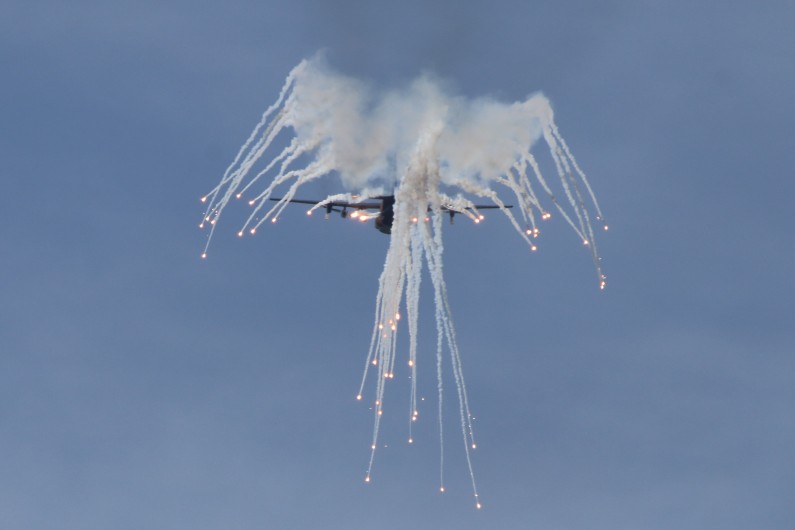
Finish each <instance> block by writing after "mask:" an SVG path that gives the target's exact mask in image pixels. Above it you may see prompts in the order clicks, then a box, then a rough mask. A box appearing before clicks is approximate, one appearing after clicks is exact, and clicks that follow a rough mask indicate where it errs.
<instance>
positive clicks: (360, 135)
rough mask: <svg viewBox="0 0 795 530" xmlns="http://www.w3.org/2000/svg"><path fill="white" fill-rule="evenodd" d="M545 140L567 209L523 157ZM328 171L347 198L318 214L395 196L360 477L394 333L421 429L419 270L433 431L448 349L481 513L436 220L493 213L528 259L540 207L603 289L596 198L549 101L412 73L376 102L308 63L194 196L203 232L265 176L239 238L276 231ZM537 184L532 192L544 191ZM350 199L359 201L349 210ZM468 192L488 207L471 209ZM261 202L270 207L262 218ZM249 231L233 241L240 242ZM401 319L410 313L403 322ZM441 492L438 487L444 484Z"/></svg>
mask: <svg viewBox="0 0 795 530" xmlns="http://www.w3.org/2000/svg"><path fill="white" fill-rule="evenodd" d="M288 128H291V129H292V130H293V133H294V136H293V138H292V141H291V142H290V144H289V145H288V146H287V147H286V148H285V149H283V150H282V151H281V152H280V153H278V154H269V147H270V146H271V145H272V142H273V141H274V139H275V138H276V137H277V136H278V135H279V134H280V132H282V131H284V130H286V129H288ZM541 138H543V139H544V141H545V143H546V144H547V147H548V148H549V153H550V156H551V158H552V160H553V162H554V166H555V169H556V171H557V176H558V183H559V186H558V187H559V189H560V191H561V192H562V194H561V195H562V197H563V198H564V200H563V201H559V200H558V198H557V197H556V195H555V193H554V192H553V190H552V187H551V185H550V182H548V181H547V179H546V178H545V177H544V175H542V173H541V170H540V168H539V164H538V163H537V162H536V159H535V157H534V155H533V154H532V153H531V150H532V148H533V146H534V144H536V143H537V142H538V141H539V140H540V139H541ZM302 156H303V158H302ZM306 159H308V160H309V162H308V163H307V164H306V165H305V166H303V167H301V166H300V165H299V161H300V160H306ZM260 161H262V162H264V163H265V167H264V168H263V169H261V170H259V171H258V172H256V173H255V172H254V169H253V168H254V167H255V165H256V164H257V163H258V162H260ZM334 171H336V172H337V173H339V175H340V176H341V178H342V182H343V185H344V186H345V187H346V188H347V190H348V192H349V193H343V194H336V195H332V196H329V197H327V198H326V199H324V200H323V201H319V202H318V203H316V204H315V205H314V206H313V208H312V209H314V208H318V207H322V206H323V205H325V204H328V203H330V202H332V201H343V202H344V204H345V205H346V207H348V206H350V205H351V204H352V203H354V202H355V201H356V200H364V199H366V198H367V196H368V195H369V196H371V197H372V196H378V195H392V196H393V199H394V201H393V202H394V206H393V208H392V211H391V212H390V215H389V218H390V220H389V222H390V223H391V224H390V226H389V230H387V232H388V233H391V239H390V245H389V250H388V251H387V256H386V261H385V263H384V270H383V272H382V273H381V277H380V278H379V287H378V294H377V295H376V309H375V323H374V326H373V334H372V339H371V343H370V350H369V353H368V357H367V361H366V363H365V370H364V375H363V377H362V384H361V388H360V390H359V395H358V399H363V398H362V393H363V391H364V386H365V382H366V379H367V374H368V372H370V371H374V372H375V374H376V375H375V380H376V390H375V400H374V401H373V402H372V403H373V410H374V411H375V417H374V429H373V439H372V445H371V447H372V452H371V455H370V463H369V466H368V468H367V474H366V478H365V480H367V481H368V482H369V481H370V476H371V471H372V466H373V459H374V457H375V449H376V447H377V446H378V433H379V426H380V422H381V415H382V412H383V410H384V409H383V403H384V397H385V386H384V385H385V381H387V380H388V379H392V378H393V377H394V373H395V372H394V368H395V359H396V354H397V334H396V331H397V328H398V324H399V323H402V322H405V323H406V324H405V325H407V326H408V331H409V333H408V335H409V352H408V354H409V356H408V364H409V366H410V367H411V370H412V390H411V392H412V395H411V404H412V405H411V406H412V413H411V421H414V420H416V419H417V411H416V406H417V396H416V386H415V384H414V383H413V382H414V381H416V355H417V330H418V310H419V295H420V283H421V280H422V276H423V269H424V268H427V269H426V270H427V271H428V276H430V279H431V282H432V284H433V293H434V303H435V312H434V313H435V318H436V329H437V343H436V344H437V351H436V361H437V387H438V392H439V395H438V399H439V411H440V420H439V429H440V432H441V429H442V421H441V402H442V380H443V378H442V374H441V367H442V354H443V353H444V350H445V349H446V350H447V351H448V352H449V354H450V362H449V365H450V367H451V368H450V369H451V370H452V372H453V378H454V381H455V385H456V391H457V396H458V403H459V415H460V420H461V432H462V435H463V440H464V446H465V448H466V459H467V466H468V468H469V473H470V477H471V479H472V489H473V493H474V495H475V502H476V505H477V506H478V507H480V501H479V500H478V494H477V487H476V485H475V475H474V471H473V466H472V461H471V458H470V450H471V449H474V448H475V447H476V444H475V438H474V432H473V429H472V417H471V414H470V412H469V402H468V397H467V392H466V384H465V382H464V374H463V369H462V362H461V356H460V352H459V347H458V344H457V342H456V334H455V329H454V326H453V321H452V316H451V314H450V306H449V302H448V296H447V285H446V283H445V281H444V275H443V262H442V254H443V250H444V245H443V244H442V226H443V222H442V217H443V216H444V215H445V214H447V213H449V214H450V219H451V220H452V219H453V214H455V213H459V214H461V215H463V216H466V217H468V218H469V219H471V220H473V221H474V222H476V223H478V222H480V220H481V219H482V218H483V217H482V216H481V215H480V211H479V209H483V208H495V207H496V208H499V209H500V210H501V211H502V213H503V214H505V215H506V216H507V218H508V219H509V220H510V222H511V223H512V225H513V227H514V228H515V229H516V231H517V232H518V233H519V235H520V236H521V237H522V238H523V239H524V240H525V241H526V242H527V243H528V244H529V246H530V248H531V249H532V250H536V248H537V247H536V243H535V239H536V237H537V236H538V234H539V230H538V228H537V226H536V216H537V215H540V218H541V220H546V219H548V218H549V217H550V216H551V213H550V211H549V210H548V209H547V207H546V206H545V205H544V203H548V204H550V205H551V206H552V208H554V209H556V210H557V211H558V212H559V213H560V214H561V216H562V217H563V219H565V220H566V221H567V222H568V223H569V225H570V226H571V227H572V228H573V229H574V231H575V233H577V235H578V236H579V237H580V239H581V241H582V243H583V244H584V245H585V246H587V247H588V249H589V251H590V253H591V257H592V258H593V261H594V264H595V267H596V272H597V275H598V277H599V282H600V286H601V287H604V285H605V284H604V280H605V279H604V276H603V275H602V273H601V268H600V263H599V257H598V255H597V253H596V242H595V240H594V231H593V228H592V226H591V221H590V216H589V213H588V210H587V207H586V201H587V200H588V199H590V204H591V205H592V206H593V208H594V209H595V211H596V213H597V215H599V207H598V205H597V203H596V198H595V197H594V194H593V192H592V191H591V188H590V186H589V184H588V181H587V179H586V178H585V174H584V173H583V172H582V170H581V169H580V168H579V166H578V165H577V162H576V160H575V159H574V157H573V156H572V154H571V152H570V150H569V148H568V146H567V145H566V143H565V141H564V140H563V138H562V137H561V135H560V133H559V132H558V129H557V127H556V126H555V123H554V121H553V114H552V109H551V107H550V105H549V102H548V101H547V99H546V98H544V96H542V95H540V94H536V95H533V96H530V97H529V98H528V99H527V100H525V101H523V102H517V103H510V104H506V103H502V102H499V101H496V100H493V99H490V98H480V99H475V100H468V99H465V98H463V97H460V96H451V95H449V94H448V93H446V92H445V90H444V89H443V88H442V85H441V83H440V82H439V81H438V80H436V79H434V78H433V77H432V76H430V75H424V76H420V77H419V78H417V79H416V80H414V81H413V82H411V83H409V84H408V85H407V86H405V87H404V88H401V89H397V90H392V91H387V92H384V93H379V92H376V91H374V90H372V89H371V88H370V87H369V86H368V85H366V84H365V83H363V82H361V81H358V80H356V79H352V78H350V77H346V76H344V75H341V74H339V73H337V72H335V71H334V70H332V69H331V68H329V66H328V65H327V64H326V63H325V62H324V61H323V60H322V59H321V58H318V57H316V58H314V59H312V60H309V61H303V62H302V63H301V64H299V65H298V66H297V67H296V68H295V69H293V71H292V72H291V73H290V75H289V76H288V77H287V80H286V82H285V85H284V88H283V89H282V91H281V94H280V95H279V98H278V100H277V101H276V103H275V104H274V105H272V106H271V107H270V108H269V109H268V110H266V111H265V113H264V115H263V117H262V119H261V120H260V123H259V124H258V125H257V126H256V128H255V129H254V132H253V133H252V134H251V136H250V137H249V139H248V140H247V141H246V143H245V144H244V145H243V147H242V148H241V149H240V152H239V153H238V155H237V156H236V157H235V160H234V161H233V162H232V164H231V165H230V166H229V168H228V169H227V171H226V173H225V174H224V176H223V178H222V179H221V182H220V183H219V184H218V186H216V187H215V188H214V189H213V190H212V191H211V192H210V193H209V194H208V195H207V196H206V197H205V198H204V199H202V200H203V201H209V204H208V206H207V211H206V212H205V215H204V221H203V222H202V225H204V223H205V222H209V223H210V224H211V225H212V229H211V232H210V237H211V236H212V233H213V230H214V229H215V225H216V223H217V221H218V220H219V219H220V216H221V213H222V212H223V210H224V208H225V207H226V206H227V205H228V204H229V202H230V200H231V199H232V198H233V197H238V198H241V197H242V196H243V195H248V194H250V193H251V192H250V191H249V190H250V189H251V187H252V186H253V185H255V184H257V183H258V182H259V181H261V180H265V179H271V180H270V183H269V184H268V185H267V186H266V187H265V189H264V190H263V191H261V192H259V193H256V194H255V195H254V196H253V198H251V199H250V200H249V204H250V205H251V206H253V207H254V208H253V210H252V213H251V215H250V216H249V219H248V221H247V222H246V224H245V226H244V227H243V229H244V230H245V229H246V228H249V230H250V232H252V233H253V232H254V231H255V230H256V228H257V227H258V226H260V225H261V224H262V223H264V222H265V221H267V220H268V219H271V220H272V221H276V219H277V218H278V216H279V215H280V213H281V212H282V210H284V208H285V207H286V206H287V205H288V204H289V203H290V201H291V200H292V199H293V198H294V197H295V194H296V192H297V191H298V189H299V188H300V187H301V186H302V185H303V184H305V183H307V182H310V181H312V180H315V179H318V178H321V177H323V176H325V175H327V174H329V173H331V172H334ZM252 174H253V176H250V175H252ZM496 184H499V185H500V187H502V188H503V189H508V190H510V192H511V193H512V194H513V199H515V201H516V204H515V206H516V208H515V211H518V213H519V215H521V220H522V221H523V224H524V226H523V225H522V224H521V223H520V222H519V220H517V218H516V217H515V216H514V214H513V213H512V210H511V209H509V208H508V207H506V205H505V204H504V202H503V201H502V199H500V197H499V196H498V194H497V193H496V191H495V190H494V187H496V186H495V185H496ZM536 187H540V190H541V191H540V193H537V192H536ZM285 188H286V189H285ZM276 189H281V190H283V193H280V194H281V195H282V196H281V197H280V198H278V199H275V198H274V201H275V204H274V202H270V201H269V200H270V199H271V197H272V194H273V193H274V191H275V190H276ZM353 193H356V194H360V195H362V196H363V197H360V198H359V199H356V198H354V197H353V195H352V194H353ZM451 193H452V194H454V195H451ZM468 195H474V196H476V197H479V198H482V199H486V200H490V201H491V202H492V203H493V204H492V205H487V206H478V205H476V204H475V203H474V202H472V200H470V199H468V198H467V196H468ZM247 198H248V197H247ZM542 199H545V200H544V201H543V202H542ZM266 205H271V206H272V207H271V208H270V209H265V207H266ZM390 205H391V203H390ZM263 209H265V212H264V213H263ZM387 209H388V206H387V201H386V199H384V202H383V206H382V211H381V213H380V217H379V222H382V223H383V222H384V220H385V219H386V218H387V216H386V215H385V214H386V211H387ZM310 212H311V210H310ZM392 213H393V214H394V216H393V218H392V215H391V214H392ZM426 221H427V222H426ZM382 226H383V225H382ZM605 228H606V226H605ZM243 234H244V231H243V230H241V232H240V235H243ZM209 239H210V238H208V243H207V244H208V245H209ZM205 255H206V248H205ZM402 309H405V312H404V311H403V310H402ZM401 314H404V315H405V317H404V318H403V319H401ZM409 439H411V432H409ZM441 488H442V490H443V489H444V483H443V479H442V484H441Z"/></svg>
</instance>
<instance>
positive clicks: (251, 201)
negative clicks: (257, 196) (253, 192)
mask: <svg viewBox="0 0 795 530" xmlns="http://www.w3.org/2000/svg"><path fill="white" fill-rule="evenodd" d="M255 202H257V201H255V200H254V199H251V200H250V201H248V205H249V206H254V203H255Z"/></svg>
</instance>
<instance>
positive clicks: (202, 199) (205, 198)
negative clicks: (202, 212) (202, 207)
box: [199, 197, 207, 202]
mask: <svg viewBox="0 0 795 530" xmlns="http://www.w3.org/2000/svg"><path fill="white" fill-rule="evenodd" d="M199 200H200V201H202V202H207V197H202V198H201V199H199Z"/></svg>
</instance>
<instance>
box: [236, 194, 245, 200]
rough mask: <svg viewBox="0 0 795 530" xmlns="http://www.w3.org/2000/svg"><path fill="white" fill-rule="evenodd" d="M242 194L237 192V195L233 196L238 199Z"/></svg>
mask: <svg viewBox="0 0 795 530" xmlns="http://www.w3.org/2000/svg"><path fill="white" fill-rule="evenodd" d="M242 196H243V194H242V193H238V194H237V195H235V197H237V198H238V199H239V198H240V197H242Z"/></svg>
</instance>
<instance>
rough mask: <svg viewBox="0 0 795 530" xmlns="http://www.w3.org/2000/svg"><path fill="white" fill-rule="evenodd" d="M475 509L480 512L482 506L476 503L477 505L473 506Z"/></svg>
mask: <svg viewBox="0 0 795 530" xmlns="http://www.w3.org/2000/svg"><path fill="white" fill-rule="evenodd" d="M475 507H476V508H477V509H478V510H480V508H481V507H482V506H481V504H480V503H479V502H478V503H476V504H475Z"/></svg>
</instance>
